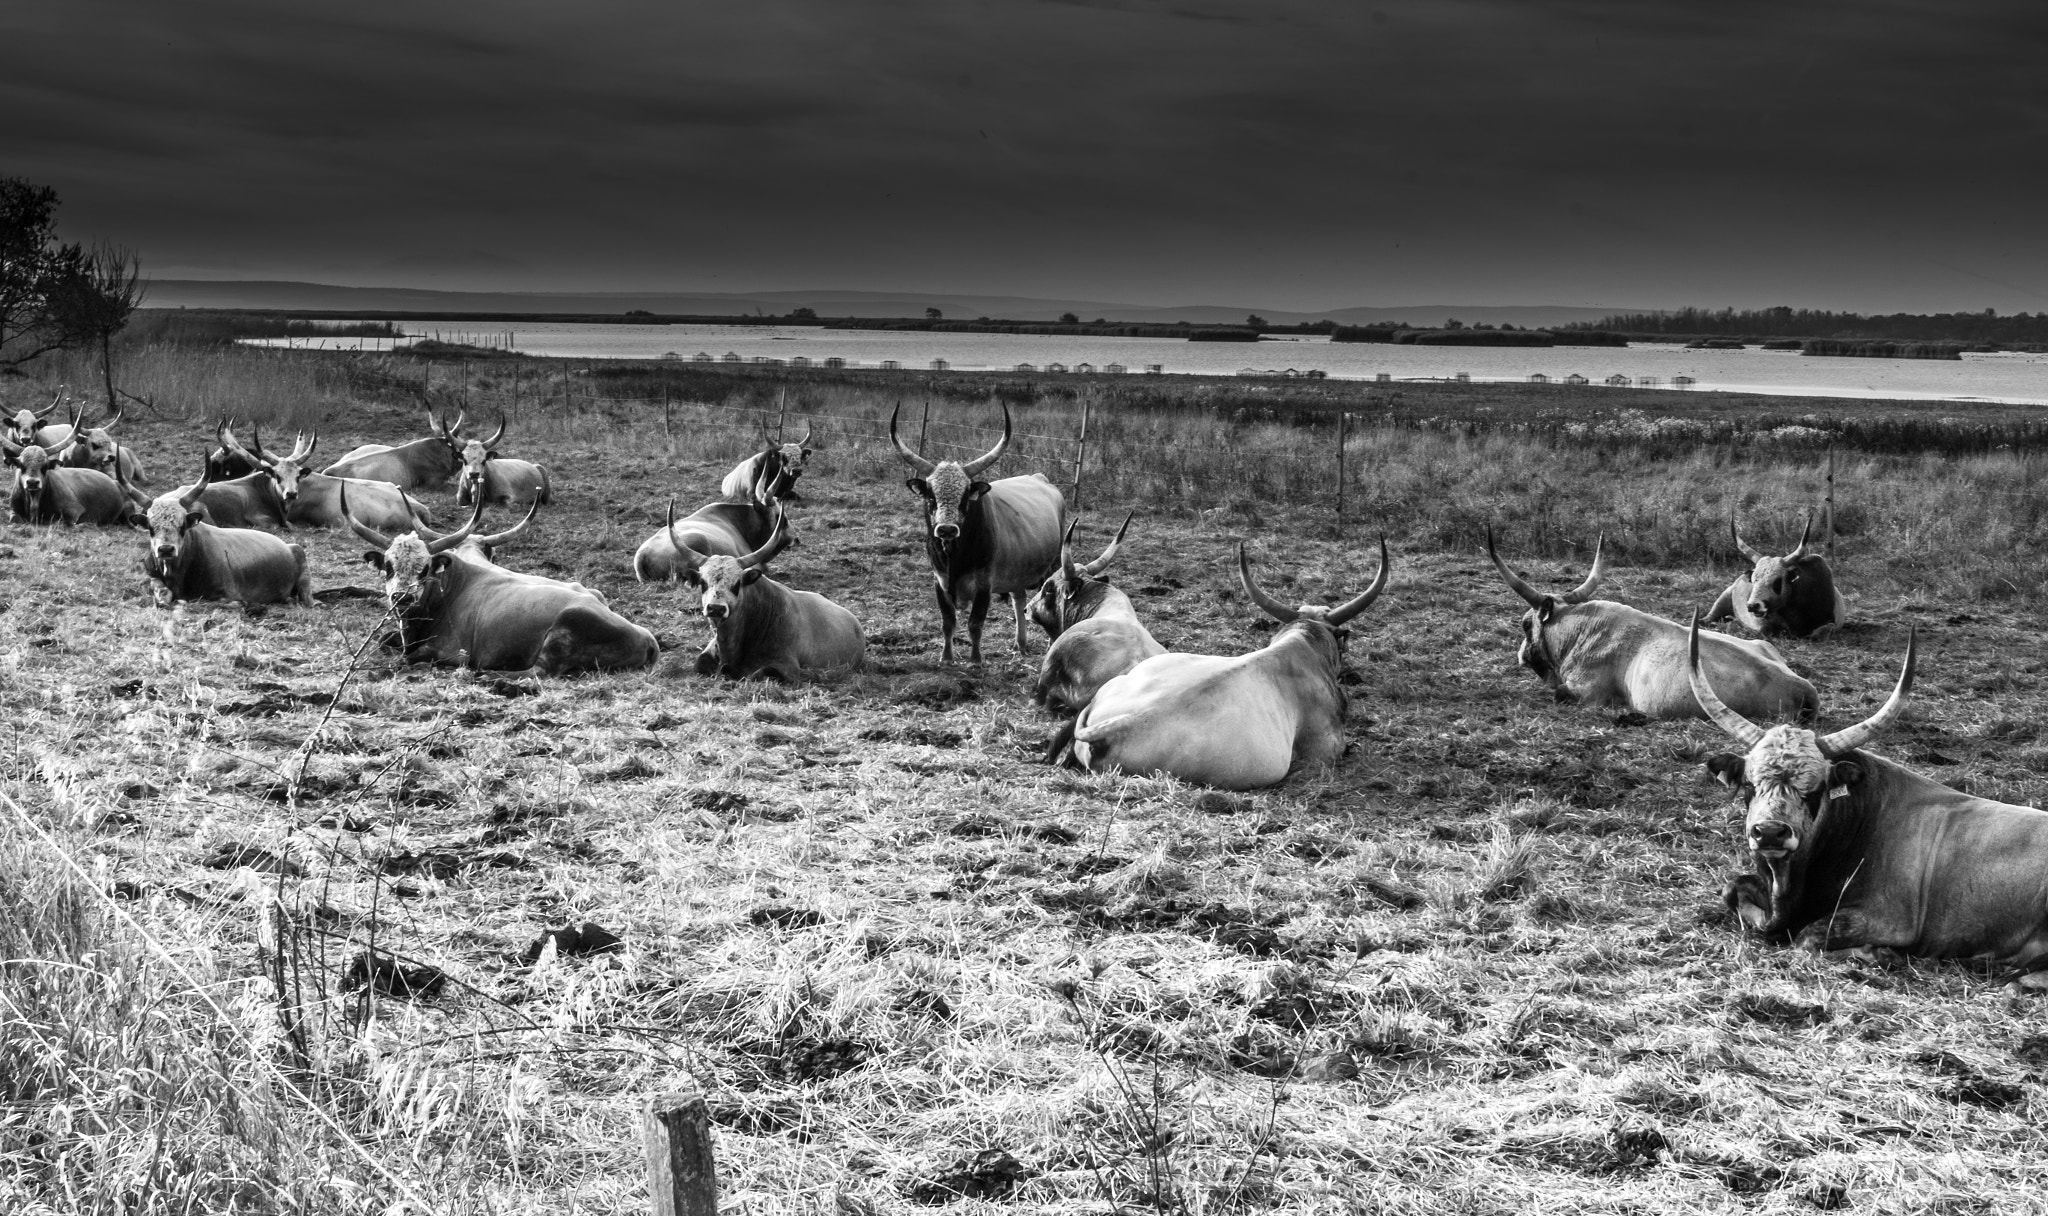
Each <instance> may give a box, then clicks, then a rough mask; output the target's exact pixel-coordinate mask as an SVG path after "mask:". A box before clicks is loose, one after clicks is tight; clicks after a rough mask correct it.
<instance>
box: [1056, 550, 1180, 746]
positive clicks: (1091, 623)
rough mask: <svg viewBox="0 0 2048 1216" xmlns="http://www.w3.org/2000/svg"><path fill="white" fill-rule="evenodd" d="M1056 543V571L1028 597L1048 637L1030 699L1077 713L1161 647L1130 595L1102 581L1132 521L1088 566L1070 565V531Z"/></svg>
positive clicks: (1163, 652) (1071, 551)
mask: <svg viewBox="0 0 2048 1216" xmlns="http://www.w3.org/2000/svg"><path fill="white" fill-rule="evenodd" d="M1078 523H1080V521H1079V520H1075V521H1074V523H1070V524H1068V525H1067V534H1066V537H1065V538H1064V539H1062V540H1061V542H1060V568H1059V569H1058V570H1057V571H1056V572H1054V573H1053V575H1052V576H1051V577H1050V578H1048V579H1046V580H1045V585H1044V586H1042V587H1040V588H1039V589H1038V594H1037V595H1034V596H1032V597H1031V606H1030V611H1031V619H1032V620H1034V621H1036V622H1038V626H1039V628H1041V629H1043V630H1045V633H1046V636H1047V637H1048V638H1050V639H1052V645H1051V646H1049V647H1047V648H1046V652H1045V658H1044V659H1043V660H1041V661H1040V663H1039V665H1038V684H1037V686H1036V687H1034V688H1033V689H1032V693H1031V697H1032V700H1034V701H1036V702H1038V703H1039V704H1040V705H1044V706H1047V707H1049V708H1051V709H1054V710H1057V711H1059V712H1063V713H1078V712H1079V711H1080V709H1081V707H1082V706H1084V705H1086V704H1088V702H1089V701H1090V700H1091V699H1092V698H1093V697H1094V696H1095V690H1096V689H1098V688H1101V687H1102V686H1103V685H1104V684H1105V683H1107V682H1108V681H1110V680H1112V679H1114V678H1116V677H1117V676H1120V675H1122V674H1123V673H1125V672H1127V671H1129V670H1130V669H1131V668H1133V667H1136V666H1137V665H1138V664H1140V663H1142V662H1144V661H1145V660H1146V659H1149V658H1151V657H1152V656H1153V655H1156V654H1165V653H1166V647H1164V646H1161V645H1160V644H1159V643H1158V642H1157V641H1156V640H1154V639H1153V637H1152V634H1151V633H1150V632H1149V631H1148V630H1146V628H1145V626H1144V624H1143V623H1142V622H1140V621H1139V620H1138V613H1137V610H1136V609H1134V608H1132V607H1131V597H1130V596H1128V595H1125V594H1124V593H1123V592H1122V591H1121V590H1119V589H1118V588H1116V587H1113V586H1111V585H1110V584H1109V582H1108V581H1107V580H1106V579H1104V578H1103V577H1102V575H1103V572H1104V571H1106V570H1108V569H1109V563H1110V562H1111V561H1113V560H1114V559H1115V558H1116V551H1117V547H1118V546H1119V545H1121V544H1123V540H1124V532H1125V531H1126V530H1127V529H1128V528H1129V527H1130V526H1131V517H1130V516H1129V515H1126V516H1124V522H1123V525H1122V526H1121V527H1119V528H1118V529H1117V530H1116V535H1115V536H1113V537H1111V538H1110V542H1109V544H1108V546H1107V547H1105V548H1104V549H1103V550H1102V554H1101V556H1099V557H1097V558H1096V559H1095V560H1094V561H1092V562H1089V563H1087V564H1086V565H1082V564H1078V563H1076V562H1075V561H1074V553H1073V542H1074V527H1075V524H1078Z"/></svg>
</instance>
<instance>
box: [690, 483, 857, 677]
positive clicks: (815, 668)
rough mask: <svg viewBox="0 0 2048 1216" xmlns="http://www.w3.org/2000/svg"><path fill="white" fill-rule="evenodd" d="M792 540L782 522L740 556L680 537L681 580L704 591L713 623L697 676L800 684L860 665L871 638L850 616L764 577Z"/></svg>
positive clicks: (703, 608) (705, 612)
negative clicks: (707, 550) (710, 549)
mask: <svg viewBox="0 0 2048 1216" xmlns="http://www.w3.org/2000/svg"><path fill="white" fill-rule="evenodd" d="M788 543H789V527H788V524H787V522H786V521H784V520H782V519H780V518H779V517H778V519H777V520H776V526H775V532H774V534H773V535H772V536H771V537H769V539H768V542H767V543H766V544H764V545H762V546H761V547H760V548H759V549H756V550H754V551H753V552H751V553H743V554H741V555H740V556H738V557H727V556H725V555H723V554H718V555H713V554H707V553H699V552H697V551H696V550H695V549H693V548H691V547H690V545H689V543H688V540H687V539H686V538H684V537H681V536H678V537H677V538H676V541H675V546H676V550H677V552H678V553H680V554H682V558H681V562H680V564H681V567H682V574H681V575H680V578H681V581H682V582H683V583H684V584H685V585H687V586H689V587H692V588H694V589H695V590H697V591H698V592H699V593H700V598H699V610H700V611H701V612H702V613H703V615H704V619H705V620H707V621H710V622H711V628H712V639H711V643H710V645H708V646H706V647H705V648H704V651H703V653H702V654H700V655H698V656H697V671H698V672H699V673H700V674H703V675H710V674H711V673H713V672H719V673H722V674H724V675H727V676H731V677H733V678H735V679H741V680H744V679H749V678H751V677H754V676H775V677H777V678H778V679H782V680H787V681H790V682H791V683H795V682H798V681H802V680H814V679H818V678H821V677H829V676H836V675H844V674H846V673H847V672H850V671H853V670H854V669H856V668H858V667H859V666H860V664H861V658H862V655H863V654H864V653H865V652H866V650H867V638H866V635H865V634H863V633H862V632H861V627H860V622H859V621H857V620H855V619H854V616H853V614H852V613H851V612H848V611H847V610H846V609H844V608H842V607H840V606H839V605H838V604H835V603H833V602H832V601H831V600H828V599H826V598H825V597H824V596H822V595H819V594H817V593H816V592H813V591H796V590H792V589H791V588H788V587H785V586H783V585H782V584H781V583H778V582H776V581H775V580H774V579H772V578H769V577H767V573H768V563H769V562H771V561H774V560H775V556H776V554H778V553H780V552H782V550H783V548H784V547H785V546H786V545H787V544H788Z"/></svg>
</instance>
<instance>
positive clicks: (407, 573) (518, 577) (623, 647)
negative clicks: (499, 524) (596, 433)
mask: <svg viewBox="0 0 2048 1216" xmlns="http://www.w3.org/2000/svg"><path fill="white" fill-rule="evenodd" d="M343 480H345V481H346V484H345V485H344V486H343V487H342V489H341V491H340V497H341V502H342V518H343V519H345V520H346V521H347V522H348V525H349V527H350V528H352V529H354V531H355V533H356V535H358V536H360V537H362V538H363V539H364V540H366V541H368V542H370V544H372V545H374V546H376V547H375V548H374V549H371V550H370V551H368V552H366V553H364V554H363V560H365V561H367V562H368V563H369V564H370V565H372V566H374V567H375V568H376V569H377V570H378V571H379V572H380V573H381V574H382V575H383V576H384V596H385V601H386V602H387V603H388V604H389V605H390V607H391V610H392V611H393V612H394V613H395V614H396V615H397V617H398V632H397V636H396V638H395V642H396V644H397V646H398V647H399V649H400V650H401V651H402V652H403V653H404V654H405V656H406V658H407V659H408V660H410V661H413V662H436V663H449V664H455V665H458V666H463V667H470V668H475V669H479V670H486V671H517V672H530V673H535V674H539V675H551V676H556V675H570V674H574V673H576V672H583V671H641V670H645V669H647V668H650V667H652V666H654V665H655V663H656V662H657V661H659V659H660V658H661V648H660V647H659V646H658V645H656V643H655V640H654V635H653V634H651V633H649V632H647V631H646V630H645V629H642V628H641V627H640V626H638V625H635V624H634V623H632V622H631V621H629V620H627V619H626V618H625V617H622V616H620V615H619V614H618V613H616V612H613V611H612V610H611V608H610V607H609V606H608V605H607V604H606V603H605V601H604V597H603V596H600V595H598V594H597V593H596V592H594V591H591V590H590V589H589V588H587V587H583V586H580V585H578V584H575V583H565V582H561V581H559V580H557V579H551V578H543V577H541V576H539V575H536V574H519V573H515V572H513V571H511V570H507V569H505V568H504V567H502V566H499V565H497V564H495V563H494V562H492V561H491V559H490V556H489V553H490V550H491V549H493V548H495V547H496V546H498V545H502V544H504V543H505V542H506V541H508V540H511V539H512V538H513V537H515V536H517V535H519V533H521V532H522V531H524V530H525V529H526V528H527V526H528V525H530V524H531V523H532V522H533V516H534V512H535V511H538V510H539V509H540V508H539V507H538V506H535V507H533V508H531V509H529V510H528V511H527V514H526V518H525V519H524V520H522V521H521V522H520V523H518V524H517V525H515V526H513V527H512V528H510V529H508V530H506V531H504V532H500V533H497V534H495V535H491V536H478V535H476V534H475V533H476V526H477V523H478V522H479V521H480V520H481V519H482V518H483V510H484V504H482V503H478V504H476V507H475V510H474V512H473V513H472V514H471V515H470V517H469V522H468V523H466V524H464V525H463V526H462V527H461V528H460V529H458V530H456V531H454V532H451V533H449V534H447V535H446V536H426V535H422V534H421V533H420V532H419V531H418V530H417V529H414V530H409V531H406V532H401V533H399V534H398V535H396V536H386V535H384V534H383V533H382V532H380V531H378V530H377V529H375V528H372V527H369V526H368V525H366V524H364V523H362V522H361V521H360V520H358V519H356V518H355V516H354V515H352V514H350V513H349V499H350V497H351V495H352V494H353V493H354V489H353V487H354V485H355V482H354V481H353V480H350V479H343Z"/></svg>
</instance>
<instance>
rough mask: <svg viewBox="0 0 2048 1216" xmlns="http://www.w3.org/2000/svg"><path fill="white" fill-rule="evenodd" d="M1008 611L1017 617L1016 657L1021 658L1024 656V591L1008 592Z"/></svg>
mask: <svg viewBox="0 0 2048 1216" xmlns="http://www.w3.org/2000/svg"><path fill="white" fill-rule="evenodd" d="M1010 611H1011V612H1012V613H1013V614H1014V615H1015V616H1016V618H1017V657H1018V658H1020V659H1021V658H1023V657H1024V593H1023V592H1022V591H1012V592H1011V593H1010Z"/></svg>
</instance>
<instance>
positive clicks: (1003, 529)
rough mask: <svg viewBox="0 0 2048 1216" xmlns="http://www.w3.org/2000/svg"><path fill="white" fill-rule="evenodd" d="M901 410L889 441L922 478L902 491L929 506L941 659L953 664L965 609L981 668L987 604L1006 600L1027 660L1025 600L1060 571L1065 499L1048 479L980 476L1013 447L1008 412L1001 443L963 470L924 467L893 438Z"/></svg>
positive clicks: (949, 463) (928, 550)
mask: <svg viewBox="0 0 2048 1216" xmlns="http://www.w3.org/2000/svg"><path fill="white" fill-rule="evenodd" d="M901 411H902V406H901V405H899V406H897V408H896V409H895V410H892V411H890V414H889V441H890V442H891V443H894V444H895V445H896V451H897V453H898V454H899V455H901V456H902V457H903V462H904V463H905V464H907V465H909V466H910V467H911V468H912V469H914V470H916V472H917V476H915V477H912V478H910V479H909V480H907V481H906V482H905V483H904V484H905V485H907V486H909V487H910V488H911V489H912V490H915V491H916V492H917V494H918V495H919V496H920V497H921V498H923V499H924V520H925V536H924V547H925V556H926V557H927V558H929V559H930V561H931V566H932V583H933V590H934V592H935V593H936V594H937V596H938V601H939V623H940V628H941V629H942V630H943V632H944V635H945V642H946V644H945V648H944V658H945V661H946V662H948V663H950V662H952V661H953V623H954V620H955V619H956V616H957V613H958V609H959V607H960V605H962V604H965V605H967V644H968V652H969V654H970V656H971V657H972V659H973V660H974V662H976V663H979V662H981V627H982V622H983V621H985V620H987V619H988V606H989V600H990V598H991V597H993V596H997V595H1007V596H1009V597H1010V606H1011V609H1012V611H1013V612H1014V613H1015V615H1016V618H1017V653H1018V655H1020V656H1021V655H1022V654H1023V653H1024V601H1025V598H1026V597H1027V596H1029V595H1030V594H1031V593H1032V592H1033V591H1035V590H1037V588H1038V585H1039V584H1040V583H1042V582H1044V581H1045V579H1046V578H1047V577H1048V576H1049V575H1051V574H1052V572H1053V571H1054V570H1056V569H1058V568H1059V561H1060V535H1061V533H1060V521H1061V517H1062V516H1064V515H1065V514H1066V507H1067V500H1066V496H1065V495H1063V494H1061V493H1060V489H1059V487H1058V486H1056V485H1054V484H1052V483H1051V482H1049V481H1047V480H1046V479H1045V477H1044V475H1043V474H1039V473H1030V474H1026V475H1024V476H1021V477H1005V478H1003V479H1002V480H1001V481H996V482H987V481H983V480H982V479H981V475H982V473H983V472H985V471H986V470H987V469H988V467H989V466H990V465H992V464H994V463H995V462H996V461H997V460H999V459H1001V457H1002V455H1003V452H1004V451H1005V450H1006V449H1008V448H1009V446H1010V407H1009V405H1008V404H1007V403H1005V404H1004V406H1003V437H1002V438H1001V439H999V440H997V441H996V446H995V447H993V448H991V449H989V451H988V452H987V453H986V454H984V455H981V456H977V457H975V458H974V459H973V460H970V461H967V462H965V463H964V464H963V463H961V462H960V461H956V460H938V461H933V460H926V459H925V458H924V457H922V456H920V455H918V454H917V453H916V452H914V451H912V450H911V449H910V446H909V445H908V444H906V443H904V442H903V439H902V437H900V436H899V435H897V433H896V416H897V414H898V413H900V412H901Z"/></svg>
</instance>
